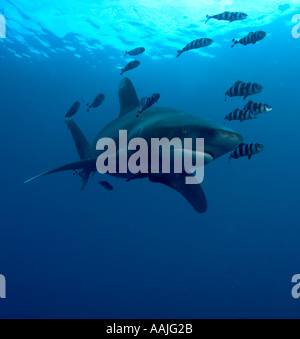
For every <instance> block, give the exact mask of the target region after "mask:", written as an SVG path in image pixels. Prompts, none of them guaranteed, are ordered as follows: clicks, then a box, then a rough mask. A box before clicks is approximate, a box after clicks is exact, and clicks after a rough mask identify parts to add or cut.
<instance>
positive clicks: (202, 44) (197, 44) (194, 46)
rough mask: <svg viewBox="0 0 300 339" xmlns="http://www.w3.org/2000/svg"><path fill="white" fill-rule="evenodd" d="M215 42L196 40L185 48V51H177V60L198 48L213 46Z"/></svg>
mask: <svg viewBox="0 0 300 339" xmlns="http://www.w3.org/2000/svg"><path fill="white" fill-rule="evenodd" d="M213 42H214V41H213V40H212V39H208V38H205V39H198V40H194V41H192V42H191V43H189V44H188V45H186V46H185V47H184V49H182V50H179V51H177V53H178V55H177V58H179V57H180V55H181V54H182V53H184V52H187V51H190V50H192V49H198V48H202V47H208V46H210V45H211V44H213Z"/></svg>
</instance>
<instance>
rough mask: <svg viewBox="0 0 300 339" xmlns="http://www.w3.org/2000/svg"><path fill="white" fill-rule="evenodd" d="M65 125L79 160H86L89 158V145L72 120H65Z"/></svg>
mask: <svg viewBox="0 0 300 339" xmlns="http://www.w3.org/2000/svg"><path fill="white" fill-rule="evenodd" d="M66 124H67V126H68V128H69V130H70V131H71V133H72V137H73V139H74V142H75V145H76V148H77V152H78V154H79V157H80V159H81V160H85V159H88V158H89V156H90V144H89V142H88V141H87V139H86V137H85V136H84V134H83V133H82V132H81V130H80V128H79V127H78V126H77V124H76V123H75V121H74V120H67V121H66Z"/></svg>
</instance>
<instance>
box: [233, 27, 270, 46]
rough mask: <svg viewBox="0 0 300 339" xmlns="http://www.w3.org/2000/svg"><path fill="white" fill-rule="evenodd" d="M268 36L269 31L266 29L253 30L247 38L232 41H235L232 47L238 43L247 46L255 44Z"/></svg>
mask: <svg viewBox="0 0 300 339" xmlns="http://www.w3.org/2000/svg"><path fill="white" fill-rule="evenodd" d="M266 36H267V33H266V32H264V31H258V32H251V33H249V34H248V35H247V36H246V37H245V38H243V39H241V40H236V39H233V40H232V42H234V44H233V45H232V46H231V48H233V47H234V46H235V45H237V44H241V45H245V46H247V45H250V44H253V45H255V44H256V43H257V42H258V41H261V40H263V39H264V38H265V37H266Z"/></svg>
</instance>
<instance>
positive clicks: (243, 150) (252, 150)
mask: <svg viewBox="0 0 300 339" xmlns="http://www.w3.org/2000/svg"><path fill="white" fill-rule="evenodd" d="M264 149H265V147H264V146H263V145H261V144H249V145H246V144H241V145H240V146H239V147H238V148H237V149H236V150H235V151H234V152H233V153H232V154H231V155H230V157H229V163H230V161H231V159H239V158H242V157H248V159H249V160H251V158H252V157H253V155H256V154H258V153H261V152H263V150H264Z"/></svg>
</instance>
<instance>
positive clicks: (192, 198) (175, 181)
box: [150, 174, 207, 213]
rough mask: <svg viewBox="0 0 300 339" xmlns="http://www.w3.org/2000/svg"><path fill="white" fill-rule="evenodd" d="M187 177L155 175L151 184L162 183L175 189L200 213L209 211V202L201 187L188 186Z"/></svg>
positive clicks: (151, 178) (151, 179)
mask: <svg viewBox="0 0 300 339" xmlns="http://www.w3.org/2000/svg"><path fill="white" fill-rule="evenodd" d="M185 179H186V176H185V175H178V176H176V175H166V174H165V175H153V176H151V177H150V181H151V182H154V183H155V182H156V183H161V184H164V185H166V186H168V187H171V188H173V189H174V190H176V191H177V192H179V193H180V194H181V195H183V196H184V197H185V198H186V199H187V201H188V202H189V203H190V204H191V205H192V206H193V207H194V209H195V210H196V211H197V212H199V213H205V212H206V211H207V200H206V197H205V194H204V192H203V189H202V187H201V185H200V184H199V185H187V184H186V180H185Z"/></svg>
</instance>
